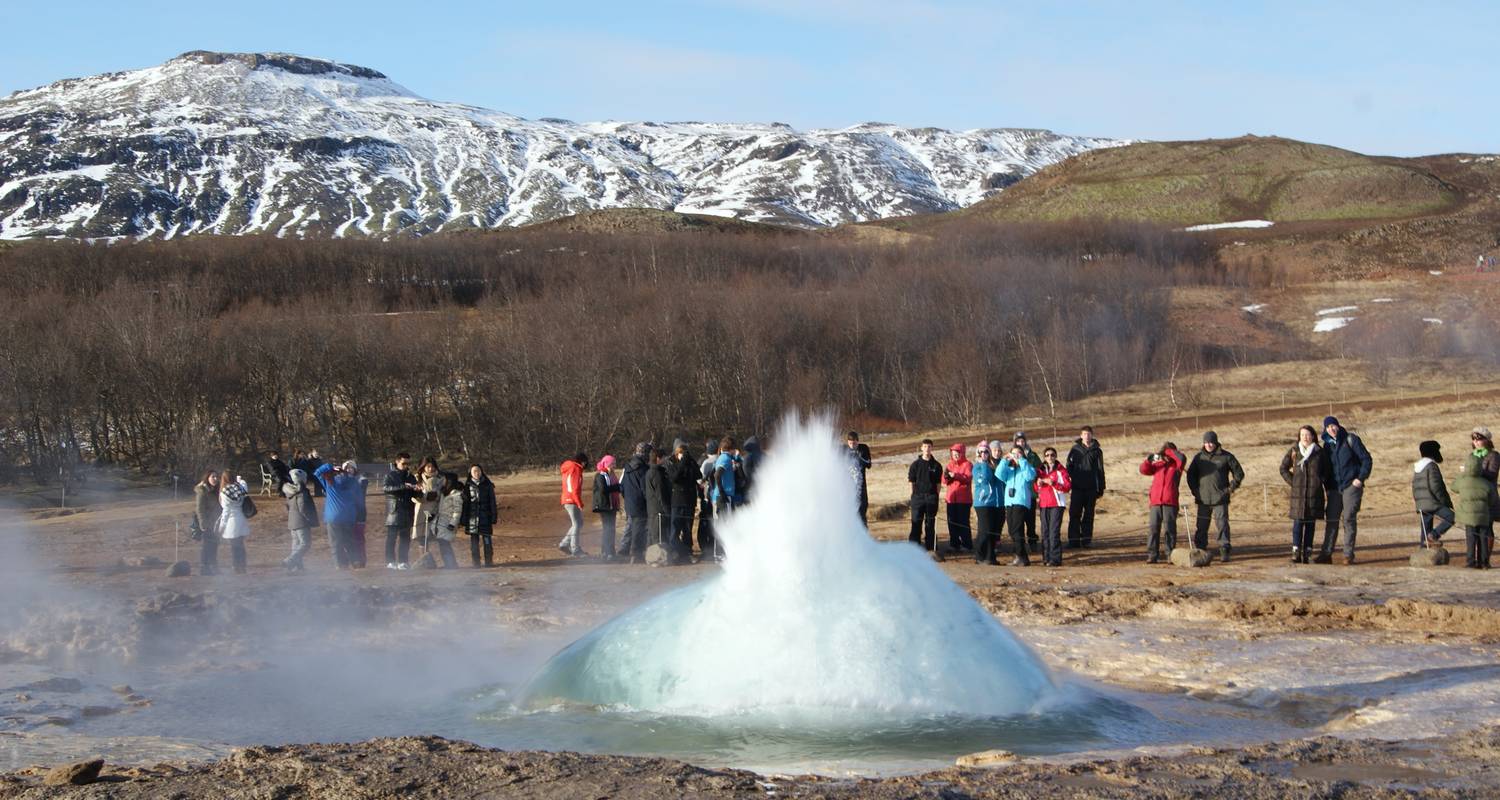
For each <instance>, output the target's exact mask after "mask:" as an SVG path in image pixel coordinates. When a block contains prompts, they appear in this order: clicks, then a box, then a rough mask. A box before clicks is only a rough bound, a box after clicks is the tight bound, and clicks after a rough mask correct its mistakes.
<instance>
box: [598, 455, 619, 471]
mask: <svg viewBox="0 0 1500 800" xmlns="http://www.w3.org/2000/svg"><path fill="white" fill-rule="evenodd" d="M614 468H615V457H614V456H605V457H604V458H601V459H599V463H598V464H596V465H594V469H596V470H598V471H600V472H609V471H610V470H612V469H614Z"/></svg>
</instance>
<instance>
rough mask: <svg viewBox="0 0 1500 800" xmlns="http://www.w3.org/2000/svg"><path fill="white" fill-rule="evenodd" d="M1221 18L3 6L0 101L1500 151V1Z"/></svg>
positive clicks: (1338, 5)
mask: <svg viewBox="0 0 1500 800" xmlns="http://www.w3.org/2000/svg"><path fill="white" fill-rule="evenodd" d="M1220 5H1221V4H1209V3H1201V2H1199V3H1189V2H1181V3H1166V2H1135V3H1126V2H1097V3H1096V2H1089V1H1088V0H1075V2H1072V3H1068V4H1066V5H1063V4H1054V3H1045V2H1036V1H1035V0H1031V1H1030V2H1026V3H1009V2H1003V3H1002V2H993V3H975V2H957V1H956V2H943V1H941V0H910V1H909V2H898V1H897V0H826V2H818V0H805V1H799V0H703V2H652V1H650V0H640V1H639V2H619V1H618V0H616V1H615V2H603V1H600V0H567V2H548V3H534V2H526V3H506V2H477V0H476V1H474V2H467V1H462V2H457V1H456V2H443V1H442V0H431V1H430V2H410V0H407V1H406V2H386V0H365V1H364V2H359V3H350V2H320V1H319V0H302V1H301V2H295V3H293V2H282V1H281V0H258V1H257V2H254V3H233V4H230V3H224V4H218V3H198V4H191V5H183V4H182V3H179V2H173V3H167V2H158V0H135V1H133V2H119V0H113V2H68V1H67V0H52V1H51V2H41V3H38V2H23V1H22V0H0V25H3V26H4V28H5V29H6V31H7V35H6V36H5V37H4V41H5V47H4V48H3V49H0V94H5V93H9V92H11V91H14V90H16V89H22V88H30V87H33V86H38V85H41V84H45V83H49V82H51V81H54V80H58V79H61V78H68V77H78V76H82V75H90V74H94V73H98V72H106V71H112V70H123V69H134V68H138V67H145V66H150V65H152V64H156V63H159V62H161V61H165V60H166V59H168V58H170V57H172V56H174V55H176V54H178V53H181V52H183V51H186V50H194V49H207V50H231V51H269V50H280V51H286V52H294V53H299V54H302V55H310V56H320V57H324V58H332V59H335V60H338V61H344V62H348V63H353V64H360V65H363V66H367V67H372V68H375V69H378V70H381V71H382V72H385V73H386V74H388V75H389V76H391V78H392V79H394V80H395V81H397V82H398V83H401V84H403V85H404V86H406V87H407V88H409V89H411V90H413V91H415V92H417V93H419V94H422V95H424V96H426V97H429V98H431V99H435V100H452V101H459V102H465V103H470V104H473V105H479V106H485V107H488V108H493V109H498V110H501V111H507V112H510V113H513V114H519V115H521V116H525V117H541V116H552V117H565V118H569V119H574V120H579V121H584V120H599V119H622V120H726V121H731V120H732V121H766V122H769V121H779V122H786V123H790V124H792V125H794V126H796V127H799V128H807V127H843V126H845V125H851V124H854V123H858V122H863V121H869V120H877V121H882V122H894V123H900V124H907V125H933V126H938V127H947V128H973V127H988V126H1017V127H1039V128H1050V129H1053V130H1055V131H1058V132H1063V133H1076V134H1090V135H1100V136H1121V137H1138V138H1149V139H1183V138H1202V137H1209V136H1237V135H1240V134H1243V133H1258V134H1276V135H1281V136H1289V137H1293V138H1298V139H1306V140H1310V141H1316V142H1324V143H1328V144H1335V145H1339V146H1342V147H1348V148H1351V149H1355V150H1360V151H1363V152H1369V153H1384V154H1393V155H1417V154H1423V153H1437V152H1452V151H1479V152H1496V151H1500V88H1497V87H1500V3H1495V2H1492V1H1491V2H1441V1H1439V2H1432V1H1431V0H1429V1H1428V2H1421V3H1412V2H1409V0H1408V2H1401V3H1396V2H1379V1H1376V2H1363V3H1353V2H1326V3H1320V2H1312V3H1309V2H1296V3H1293V2H1286V3H1283V2H1265V3H1237V4H1234V7H1233V8H1228V9H1226V8H1223V7H1220ZM1224 5H1226V6H1227V5H1228V4H1224ZM17 32H22V35H19V36H17V35H15V34H16V33H17Z"/></svg>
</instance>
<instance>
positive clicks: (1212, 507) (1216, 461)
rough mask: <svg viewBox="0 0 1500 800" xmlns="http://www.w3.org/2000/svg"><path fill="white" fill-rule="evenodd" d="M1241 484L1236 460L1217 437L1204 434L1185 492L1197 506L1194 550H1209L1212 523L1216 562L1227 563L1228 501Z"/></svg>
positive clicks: (1191, 467)
mask: <svg viewBox="0 0 1500 800" xmlns="http://www.w3.org/2000/svg"><path fill="white" fill-rule="evenodd" d="M1244 482H1245V471H1244V470H1243V469H1241V468H1240V461H1239V459H1237V458H1235V457H1234V454H1233V453H1231V452H1229V451H1228V450H1225V449H1224V448H1223V446H1221V445H1220V444H1219V435H1218V434H1217V433H1214V432H1213V431H1209V432H1207V433H1205V434H1203V449H1202V450H1200V451H1198V454H1197V455H1195V456H1193V463H1191V464H1189V465H1188V468H1187V484H1188V490H1189V491H1191V492H1192V493H1193V501H1194V502H1196V503H1197V504H1198V522H1197V526H1196V527H1194V529H1193V546H1194V547H1196V548H1198V549H1199V550H1207V549H1208V523H1209V521H1210V520H1212V521H1213V523H1214V527H1215V528H1217V529H1218V533H1219V559H1220V560H1222V561H1228V560H1229V498H1230V497H1231V496H1232V495H1233V494H1234V493H1235V491H1236V490H1237V489H1239V488H1240V484H1242V483H1244Z"/></svg>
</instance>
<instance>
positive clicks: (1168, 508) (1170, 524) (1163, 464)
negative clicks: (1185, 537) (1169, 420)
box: [1141, 442, 1187, 564]
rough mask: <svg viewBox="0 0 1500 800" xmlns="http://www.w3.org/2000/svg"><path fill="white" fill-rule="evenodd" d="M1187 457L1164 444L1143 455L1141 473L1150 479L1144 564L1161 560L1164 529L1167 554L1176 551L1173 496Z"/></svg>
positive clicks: (1175, 513) (1176, 494)
mask: <svg viewBox="0 0 1500 800" xmlns="http://www.w3.org/2000/svg"><path fill="white" fill-rule="evenodd" d="M1186 463H1187V457H1186V456H1184V455H1183V454H1182V451H1181V450H1178V449H1177V445H1175V444H1173V443H1172V442H1167V443H1166V444H1163V445H1162V446H1161V449H1160V450H1157V451H1156V452H1154V453H1147V454H1146V460H1144V461H1142V462H1141V474H1142V475H1148V476H1150V478H1151V516H1150V520H1149V522H1148V523H1147V524H1148V527H1149V529H1150V533H1149V534H1148V535H1147V537H1146V563H1147V564H1155V563H1157V562H1159V561H1161V551H1160V546H1161V535H1162V529H1163V528H1165V529H1166V535H1167V553H1168V554H1171V552H1172V551H1173V550H1175V549H1176V548H1177V496H1178V487H1179V486H1180V484H1181V483H1182V468H1183V465H1184V464H1186Z"/></svg>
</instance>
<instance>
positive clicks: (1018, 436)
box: [1010, 431, 1026, 442]
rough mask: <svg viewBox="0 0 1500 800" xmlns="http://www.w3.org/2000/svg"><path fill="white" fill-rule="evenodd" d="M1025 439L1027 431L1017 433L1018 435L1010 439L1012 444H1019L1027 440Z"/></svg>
mask: <svg viewBox="0 0 1500 800" xmlns="http://www.w3.org/2000/svg"><path fill="white" fill-rule="evenodd" d="M1025 438H1026V431H1016V435H1015V436H1012V437H1010V440H1011V441H1012V442H1018V441H1020V440H1022V439H1025Z"/></svg>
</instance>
